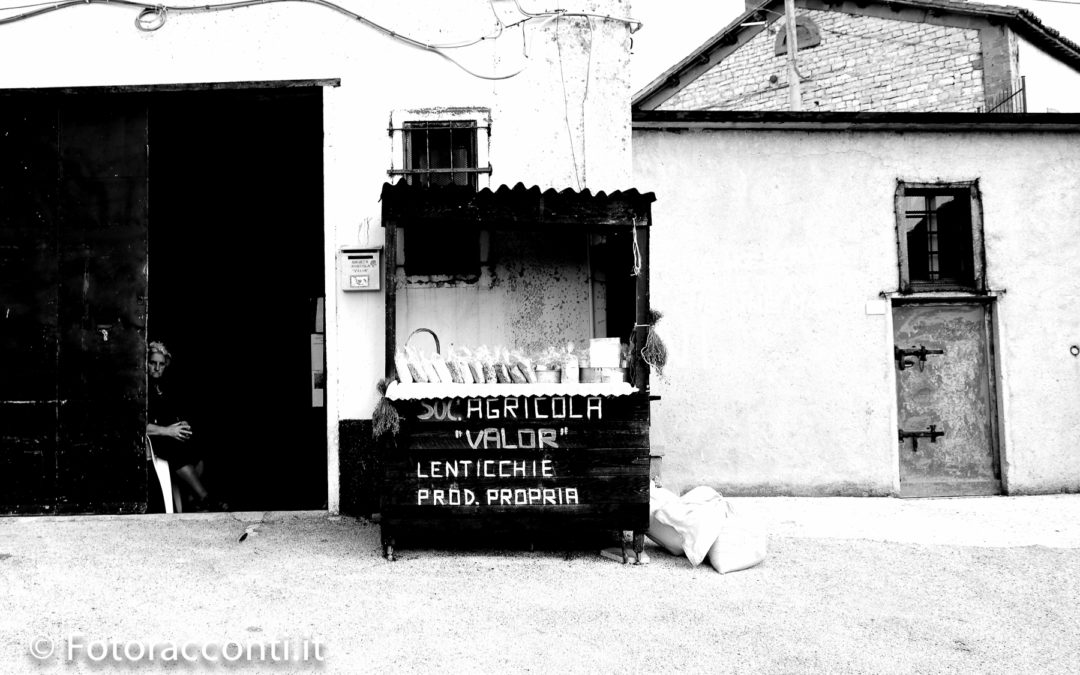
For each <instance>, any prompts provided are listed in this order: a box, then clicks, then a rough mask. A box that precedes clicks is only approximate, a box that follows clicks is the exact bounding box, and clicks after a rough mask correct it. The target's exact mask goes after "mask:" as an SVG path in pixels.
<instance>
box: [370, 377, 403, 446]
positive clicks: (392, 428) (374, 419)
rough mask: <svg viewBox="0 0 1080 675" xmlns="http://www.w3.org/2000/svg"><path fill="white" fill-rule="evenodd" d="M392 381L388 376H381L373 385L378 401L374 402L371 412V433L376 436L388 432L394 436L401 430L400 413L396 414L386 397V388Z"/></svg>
mask: <svg viewBox="0 0 1080 675" xmlns="http://www.w3.org/2000/svg"><path fill="white" fill-rule="evenodd" d="M391 382H393V380H391V379H390V378H383V379H381V380H379V383H378V384H377V385H375V387H376V389H378V390H379V397H380V398H379V402H378V403H376V404H375V410H374V411H373V412H372V413H371V423H372V426H371V435H372V437H373V438H378V437H379V436H382V435H383V434H385V433H387V432H390V433H392V434H394V435H395V436H396V435H397V433H398V432H399V431H400V430H401V415H399V414H398V411H397V409H396V408H395V407H394V405H393V404H392V403H390V400H389V399H388V398H386V388H387V387H388V386H390V383H391Z"/></svg>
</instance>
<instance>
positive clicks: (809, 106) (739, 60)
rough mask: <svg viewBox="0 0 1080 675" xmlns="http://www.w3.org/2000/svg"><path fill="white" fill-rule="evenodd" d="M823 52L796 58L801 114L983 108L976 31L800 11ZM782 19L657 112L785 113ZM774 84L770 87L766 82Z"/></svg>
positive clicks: (813, 50) (811, 51)
mask: <svg viewBox="0 0 1080 675" xmlns="http://www.w3.org/2000/svg"><path fill="white" fill-rule="evenodd" d="M798 15H799V16H806V17H809V18H810V19H812V20H813V21H814V22H815V23H816V24H817V25H818V27H819V28H820V30H821V44H820V45H818V46H817V47H813V48H811V49H806V50H800V51H799V55H798V61H799V70H800V72H801V73H802V75H803V77H804V78H806V80H805V81H803V83H802V99H803V109H804V110H834V111H867V112H884V111H905V110H908V111H915V110H917V111H924V112H944V111H957V112H974V111H976V110H978V109H979V108H980V107H982V105H983V102H984V100H985V98H984V92H983V59H982V55H981V45H980V41H979V31H978V30H977V29H973V28H971V29H969V28H952V27H946V26H936V25H930V24H923V23H914V22H910V21H896V20H890V19H882V18H877V17H872V16H860V15H852V14H846V13H842V12H830V11H819V10H808V11H800V12H799V13H798ZM783 27H784V23H783V19H780V20H778V21H776V22H774V23H773V24H771V26H769V30H766V31H762V32H761V33H759V34H758V35H756V36H755V37H754V38H752V39H751V40H750V41H749V42H747V43H746V44H745V45H744V46H743V47H742V48H741V49H738V50H736V51H735V52H734V53H732V54H731V55H729V56H728V57H727V58H726V59H724V60H723V61H722V62H721V63H719V64H717V65H716V66H715V67H714V68H712V69H711V70H709V71H708V72H706V73H705V74H704V75H702V76H701V77H699V78H698V79H697V80H695V81H694V82H692V83H691V84H690V85H688V86H687V87H686V88H684V89H683V90H682V91H680V92H679V93H677V94H676V95H675V96H673V97H672V98H670V99H668V100H667V101H666V102H664V104H663V105H661V106H660V107H659V109H660V110H786V109H787V108H788V88H787V56H786V55H782V56H776V55H775V40H776V35H777V33H778V31H781V30H783ZM773 76H775V78H776V80H775V82H771V81H770V77H773Z"/></svg>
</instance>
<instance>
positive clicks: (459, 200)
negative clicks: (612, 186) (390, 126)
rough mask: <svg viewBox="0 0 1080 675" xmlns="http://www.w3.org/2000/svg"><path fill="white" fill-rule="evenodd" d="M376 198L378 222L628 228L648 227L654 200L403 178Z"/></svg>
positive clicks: (633, 192)
mask: <svg viewBox="0 0 1080 675" xmlns="http://www.w3.org/2000/svg"><path fill="white" fill-rule="evenodd" d="M381 199H382V202H383V220H384V221H385V220H387V219H391V220H393V221H395V224H397V225H404V224H408V223H410V222H413V223H418V222H424V221H438V220H450V221H457V222H464V223H470V222H471V223H476V224H489V223H492V222H498V223H501V224H504V225H511V226H512V225H526V224H533V225H560V224H561V225H629V224H631V223H632V222H635V220H637V221H640V222H638V224H639V225H648V224H649V223H648V220H649V213H650V204H652V202H654V201H656V196H655V195H654V194H653V193H652V192H644V193H643V192H639V191H638V190H637V189H634V188H632V189H629V190H616V191H614V192H610V193H608V192H604V191H600V192H596V193H593V192H592V191H591V190H589V189H588V188H586V189H584V190H574V189H570V188H567V189H564V190H556V189H554V188H548V189H546V190H545V189H541V188H540V187H539V186H537V185H534V186H532V187H526V186H525V185H524V184H523V183H518V184H517V185H514V186H513V187H509V186H507V185H500V186H499V187H497V188H496V189H494V190H492V189H490V188H484V189H482V190H479V191H477V190H473V189H471V188H469V187H465V186H441V187H424V186H421V185H409V184H408V183H407V182H406V181H405V180H404V179H402V180H400V181H398V182H397V183H384V184H383V189H382V197H381ZM384 224H385V223H384Z"/></svg>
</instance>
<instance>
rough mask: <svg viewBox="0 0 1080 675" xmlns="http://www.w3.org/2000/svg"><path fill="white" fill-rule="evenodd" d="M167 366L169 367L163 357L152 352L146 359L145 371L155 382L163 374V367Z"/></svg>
mask: <svg viewBox="0 0 1080 675" xmlns="http://www.w3.org/2000/svg"><path fill="white" fill-rule="evenodd" d="M167 365H169V362H168V360H167V359H166V358H165V355H164V354H159V353H158V352H154V353H153V354H151V355H150V358H149V359H147V369H148V371H149V373H150V377H151V378H152V379H155V380H156V379H158V378H159V377H161V376H162V375H164V374H165V367H166V366H167Z"/></svg>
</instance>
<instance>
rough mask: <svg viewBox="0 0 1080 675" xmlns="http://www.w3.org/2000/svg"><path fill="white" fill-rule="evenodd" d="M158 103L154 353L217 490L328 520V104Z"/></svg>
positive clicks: (152, 155)
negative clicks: (165, 360)
mask: <svg viewBox="0 0 1080 675" xmlns="http://www.w3.org/2000/svg"><path fill="white" fill-rule="evenodd" d="M148 96H149V106H148V108H149V114H148V118H149V124H148V146H149V175H150V180H149V184H150V190H149V192H150V195H149V219H148V220H149V226H148V232H147V247H148V248H147V260H148V264H147V280H148V302H147V340H148V341H152V340H161V341H163V342H165V343H166V345H167V346H168V348H169V349H170V351H171V352H172V354H173V362H172V364H171V366H170V368H172V370H173V372H172V373H171V374H172V375H176V376H180V377H182V382H183V386H184V391H185V392H186V396H187V400H188V401H189V402H190V404H191V405H192V410H191V414H190V416H191V417H192V420H191V422H192V425H193V429H194V432H195V439H196V440H197V441H198V444H199V445H198V447H199V449H200V451H201V453H202V456H203V457H204V461H205V473H204V479H205V483H206V486H207V488H208V489H209V490H210V491H211V493H212V495H213V496H214V497H216V498H217V499H219V500H222V501H225V502H227V503H228V505H229V508H230V509H231V510H295V509H323V508H326V494H327V478H326V451H327V439H326V408H325V407H323V404H322V394H323V392H322V390H321V387H322V382H321V378H322V371H323V363H324V361H323V353H322V350H321V344H322V342H321V340H322V333H323V331H324V325H323V317H322V313H321V308H322V298H323V295H324V274H323V272H324V270H323V181H322V177H323V156H322V147H323V127H322V89H321V88H320V87H313V86H312V87H307V86H305V87H285V88H246V89H228V90H196V91H157V92H153V93H150V94H148ZM316 379H318V380H319V381H318V382H316ZM316 385H318V386H319V387H320V388H319V389H315V387H316ZM151 487H154V485H153V482H152V481H151Z"/></svg>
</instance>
